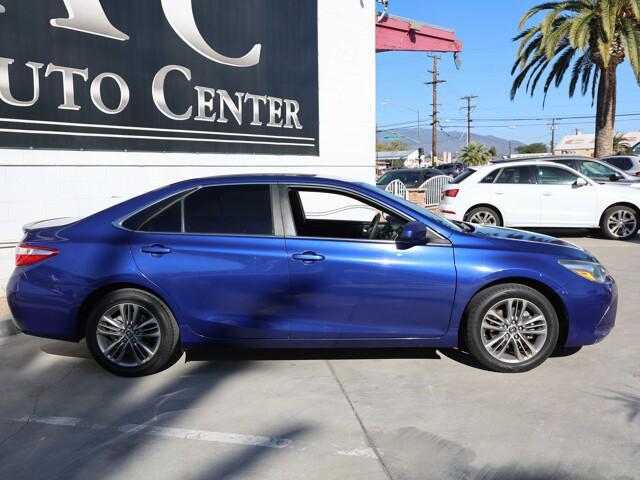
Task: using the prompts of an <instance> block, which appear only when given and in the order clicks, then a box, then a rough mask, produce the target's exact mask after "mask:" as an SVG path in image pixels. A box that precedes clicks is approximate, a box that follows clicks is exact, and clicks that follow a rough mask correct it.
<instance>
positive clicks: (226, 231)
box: [184, 185, 273, 235]
mask: <svg viewBox="0 0 640 480" xmlns="http://www.w3.org/2000/svg"><path fill="white" fill-rule="evenodd" d="M184 231H185V232H186V233H200V234H222V235H273V212H272V208H271V189H270V187H269V185H228V186H217V187H207V188H203V189H201V190H198V191H197V192H195V193H193V194H191V195H189V196H188V197H187V198H186V199H185V200H184Z"/></svg>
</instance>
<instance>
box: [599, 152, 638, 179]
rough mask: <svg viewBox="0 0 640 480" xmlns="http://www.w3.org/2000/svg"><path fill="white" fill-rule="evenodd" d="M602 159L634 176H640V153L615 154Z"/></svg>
mask: <svg viewBox="0 0 640 480" xmlns="http://www.w3.org/2000/svg"><path fill="white" fill-rule="evenodd" d="M600 160H602V161H603V162H607V163H609V164H611V165H613V166H614V167H617V168H619V169H620V170H623V171H625V172H626V173H628V174H629V175H633V176H634V177H640V155H613V156H611V157H603V158H601V159H600Z"/></svg>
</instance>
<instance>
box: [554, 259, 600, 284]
mask: <svg viewBox="0 0 640 480" xmlns="http://www.w3.org/2000/svg"><path fill="white" fill-rule="evenodd" d="M558 263H560V265H562V266H563V267H565V268H568V269H569V270H571V271H572V272H573V273H575V274H576V275H580V276H581V277H582V278H584V279H586V280H589V281H590V282H596V283H605V282H606V281H607V277H608V276H609V272H607V269H606V268H604V267H603V266H602V265H600V264H599V263H595V262H587V261H584V260H558Z"/></svg>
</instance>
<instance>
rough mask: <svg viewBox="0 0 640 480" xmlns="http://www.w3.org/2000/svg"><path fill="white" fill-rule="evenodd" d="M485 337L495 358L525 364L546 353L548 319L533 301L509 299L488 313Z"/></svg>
mask: <svg viewBox="0 0 640 480" xmlns="http://www.w3.org/2000/svg"><path fill="white" fill-rule="evenodd" d="M481 335H482V344H483V345H484V348H485V349H486V350H487V352H489V354H490V355H491V356H492V357H494V358H496V359H498V360H500V361H501V362H505V363H512V364H518V363H523V362H526V361H528V360H530V359H532V358H534V357H535V356H536V355H537V354H538V353H539V352H540V351H541V350H542V348H543V346H544V344H545V342H546V340H547V319H546V318H545V316H544V314H543V313H542V310H541V309H540V308H539V307H538V306H537V305H535V304H534V303H533V302H531V301H529V300H525V299H523V298H508V299H505V300H501V301H500V302H498V303H496V304H495V305H493V306H492V307H491V308H490V309H489V310H488V311H487V313H485V315H484V318H483V319H482V325H481Z"/></svg>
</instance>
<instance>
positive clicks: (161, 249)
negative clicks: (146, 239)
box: [141, 245, 172, 255]
mask: <svg viewBox="0 0 640 480" xmlns="http://www.w3.org/2000/svg"><path fill="white" fill-rule="evenodd" d="M141 250H142V251H143V252H144V253H150V254H152V255H167V254H169V253H171V252H172V250H171V249H170V248H169V247H165V246H163V245H145V246H144V247H142V248H141Z"/></svg>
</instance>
